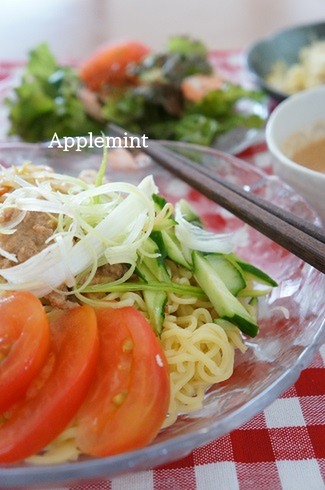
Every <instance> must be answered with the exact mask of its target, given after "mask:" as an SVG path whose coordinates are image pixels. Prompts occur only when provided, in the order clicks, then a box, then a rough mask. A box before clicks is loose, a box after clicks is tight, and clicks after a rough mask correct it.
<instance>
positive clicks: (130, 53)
mask: <svg viewBox="0 0 325 490" xmlns="http://www.w3.org/2000/svg"><path fill="white" fill-rule="evenodd" d="M148 53H149V49H148V47H147V46H145V45H144V44H142V43H139V42H137V41H124V42H119V43H110V44H108V45H106V46H104V47H101V48H100V49H98V50H97V51H95V52H94V53H93V54H92V55H91V56H90V57H89V58H88V59H87V60H85V62H84V63H83V65H82V67H81V69H80V78H81V80H82V81H83V82H84V84H85V85H86V86H87V87H88V88H89V89H90V90H93V91H95V92H97V91H100V90H101V88H102V87H103V86H105V85H108V86H112V87H124V86H128V85H134V84H135V83H136V81H137V77H136V76H134V75H132V74H129V73H128V67H129V65H130V64H131V63H140V62H141V61H142V60H143V58H144V57H145V56H146V55H147V54H148Z"/></svg>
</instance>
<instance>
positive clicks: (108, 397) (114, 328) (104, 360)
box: [77, 307, 170, 456]
mask: <svg viewBox="0 0 325 490" xmlns="http://www.w3.org/2000/svg"><path fill="white" fill-rule="evenodd" d="M96 314H97V324H98V331H99V339H100V353H99V363H98V368H97V373H96V377H95V380H94V382H93V383H92V386H91V388H90V391H89V393H88V396H87V398H86V400H85V402H84V403H83V404H82V406H81V408H80V410H79V412H78V415H77V446H78V447H79V449H81V451H83V452H84V453H87V454H89V455H93V456H108V455H112V454H117V453H122V452H125V451H129V450H132V449H136V448H139V447H142V446H145V445H146V444H148V443H149V442H150V441H151V440H152V439H153V438H154V437H155V436H156V434H157V433H158V431H159V429H160V427H161V425H162V423H163V421H164V419H165V417H166V413H167V410H168V406H169V397H170V383H169V371H168V366H167V361H166V359H165V355H164V352H163V349H162V347H161V345H160V343H159V341H158V339H157V338H156V336H155V335H154V333H153V331H152V328H151V326H150V325H149V323H148V322H147V320H146V319H145V317H144V316H143V315H142V313H141V312H139V311H138V310H136V309H135V308H133V307H124V308H116V309H114V308H105V309H100V310H99V311H97V313H96Z"/></svg>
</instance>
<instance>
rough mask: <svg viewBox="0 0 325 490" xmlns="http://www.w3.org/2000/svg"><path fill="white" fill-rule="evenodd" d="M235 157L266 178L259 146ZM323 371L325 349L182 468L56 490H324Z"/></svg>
mask: <svg viewBox="0 0 325 490" xmlns="http://www.w3.org/2000/svg"><path fill="white" fill-rule="evenodd" d="M212 61H213V63H214V65H215V66H216V67H217V68H218V70H219V72H220V74H222V75H224V76H227V77H228V78H231V79H232V80H234V81H236V82H247V73H245V71H244V68H243V66H244V65H243V57H242V54H241V53H240V52H237V51H232V52H218V53H213V54H212ZM13 68H15V64H14V63H12V64H11V63H6V64H3V65H1V64H0V81H1V79H3V80H5V79H6V77H8V76H10V74H11V71H12V70H13ZM0 89H1V83H0ZM1 137H2V135H1V136H0V138H1ZM240 156H241V158H243V159H245V160H247V161H250V162H252V163H254V164H256V165H257V166H259V167H260V168H262V169H263V170H264V171H266V172H267V173H270V172H271V158H270V155H269V154H268V153H267V151H266V148H265V145H264V144H260V145H257V146H255V147H254V148H250V149H249V150H246V151H245V152H243V154H242V155H240ZM324 364H325V346H323V347H322V348H321V349H320V351H319V352H318V353H317V354H316V356H315V358H314V359H313V362H312V364H311V365H310V366H309V367H308V368H307V369H305V370H303V371H302V373H301V375H300V377H299V379H298V380H297V382H296V383H295V384H294V385H293V386H292V387H291V388H290V389H288V390H287V391H286V392H285V393H283V394H282V395H281V396H280V397H279V398H278V399H277V400H276V401H274V402H273V403H272V404H271V405H270V406H269V407H267V408H266V409H265V410H264V411H262V412H260V413H259V414H258V415H256V416H255V417H254V418H253V419H251V420H250V421H249V422H248V423H246V424H245V425H243V426H242V427H240V428H238V429H237V430H234V431H233V432H231V433H230V434H227V435H225V436H224V437H221V438H220V439H218V440H215V441H213V442H211V443H209V444H207V445H205V446H203V447H200V448H197V449H195V450H194V451H193V452H192V453H190V454H189V455H188V456H186V457H184V458H183V459H181V460H178V461H175V462H171V463H169V464H166V465H163V466H160V467H156V468H152V469H151V470H148V471H142V472H138V473H132V474H128V475H125V476H121V477H118V478H114V479H112V480H100V481H96V482H89V483H87V484H85V485H74V486H71V487H55V490H67V489H68V490H324V489H325V366H324ZM0 488H1V482H0Z"/></svg>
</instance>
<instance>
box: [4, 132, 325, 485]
mask: <svg viewBox="0 0 325 490" xmlns="http://www.w3.org/2000/svg"><path fill="white" fill-rule="evenodd" d="M163 144H165V145H167V146H168V147H170V148H172V149H174V150H175V151H179V152H181V153H183V154H185V155H187V156H190V157H191V158H192V159H194V160H196V161H198V162H199V164H202V165H206V166H208V167H209V168H211V172H216V173H217V174H219V175H222V176H223V177H226V178H229V179H230V180H232V181H234V182H236V183H238V184H240V185H242V186H246V187H247V188H250V189H252V190H253V191H254V192H256V193H258V194H259V195H261V196H263V197H265V198H266V199H269V200H272V201H274V202H277V203H278V204H279V205H280V206H282V207H283V208H286V209H289V210H291V211H292V212H294V213H296V214H297V215H299V216H301V217H304V218H306V219H308V220H311V221H313V222H315V223H319V221H318V218H317V216H316V215H315V213H314V212H313V210H312V209H311V208H310V207H309V206H308V205H307V204H306V202H305V201H304V199H303V198H302V197H300V196H299V195H297V194H296V193H295V192H294V191H293V190H292V189H291V188H289V187H288V186H287V185H286V184H284V183H283V182H281V181H280V180H279V179H278V178H276V177H273V176H267V175H265V174H264V173H263V172H261V171H260V170H258V169H256V168H254V167H253V166H251V165H249V164H247V163H245V162H242V161H240V160H238V159H236V158H234V157H231V156H228V155H225V154H222V153H220V152H217V151H215V150H213V149H204V148H201V147H195V146H191V145H185V144H181V143H168V142H164V143H163ZM118 151H120V150H110V152H111V159H110V164H109V166H108V170H107V176H108V178H109V179H110V180H123V181H131V182H133V183H137V182H139V181H140V180H141V179H142V177H144V176H145V175H147V174H148V173H152V174H153V175H154V177H155V180H156V182H157V184H158V186H159V187H160V192H161V193H162V194H164V195H165V196H166V198H167V199H170V200H171V201H176V200H178V199H179V198H181V197H183V198H187V199H188V200H189V201H190V202H191V203H192V205H193V206H194V207H195V209H196V210H197V211H198V212H199V213H200V214H201V215H202V217H203V218H204V219H205V220H206V222H207V223H208V224H209V226H211V227H213V228H214V229H218V230H220V231H224V230H229V229H234V228H236V227H238V226H242V223H241V222H240V221H239V220H238V219H237V218H235V217H234V216H232V215H230V214H229V213H228V212H226V211H225V210H223V209H221V208H220V207H219V206H218V205H216V204H214V203H211V201H209V200H208V199H207V198H205V197H204V196H202V195H200V194H198V193H197V192H196V191H194V190H193V189H190V188H189V187H188V186H187V185H186V184H185V183H184V182H181V181H179V180H178V179H176V178H175V177H173V176H172V175H171V174H169V173H168V172H167V171H165V170H163V169H162V168H160V167H158V166H157V165H156V164H155V163H154V162H153V161H152V160H150V158H148V157H146V156H145V155H143V154H141V153H139V152H135V154H134V159H133V160H131V161H130V165H128V166H127V167H124V168H121V167H120V166H117V164H116V160H115V156H116V155H117V153H115V152H118ZM101 159H102V150H97V149H84V150H82V151H80V152H77V151H75V150H72V149H71V150H70V151H66V152H65V151H63V149H55V148H51V149H49V148H47V145H46V144H42V145H28V144H24V143H2V144H0V163H2V164H5V165H8V164H9V165H11V164H21V163H23V162H25V161H26V160H32V161H33V163H36V164H48V165H51V166H53V167H54V168H55V169H56V170H58V171H61V172H65V173H70V174H78V173H79V172H80V171H81V170H84V169H89V168H92V169H98V167H99V164H100V162H101ZM247 233H248V237H249V239H248V241H247V242H245V243H243V244H242V246H241V247H239V248H238V250H237V253H238V254H239V255H240V256H241V257H242V258H244V259H245V260H250V261H251V262H252V263H254V264H255V265H257V266H258V267H262V268H263V269H264V270H265V271H266V272H268V273H269V274H270V275H272V277H274V278H275V279H276V280H277V281H278V283H279V287H277V288H275V289H274V290H273V292H272V293H271V295H270V296H269V297H268V298H267V300H266V301H265V303H264V304H262V307H261V309H260V312H259V316H260V318H259V323H260V327H261V328H260V333H259V334H258V336H257V337H256V338H254V339H249V340H248V341H247V342H246V343H247V345H248V350H247V351H246V353H244V354H241V353H238V354H237V356H236V363H235V370H234V374H233V376H232V377H231V378H230V379H229V380H228V381H226V382H223V383H221V384H219V385H215V386H213V387H212V388H211V389H209V391H208V393H207V395H206V398H205V401H204V406H203V407H202V409H201V410H199V411H198V412H195V413H192V414H191V415H181V416H180V417H179V419H178V420H177V422H176V423H175V424H174V425H173V426H171V427H169V428H167V429H165V430H162V431H161V432H160V433H159V435H158V437H157V438H156V439H155V440H154V441H153V442H152V444H150V445H149V446H147V447H145V448H143V449H140V450H137V451H133V452H128V453H124V454H120V455H118V456H114V457H107V458H102V459H95V458H83V459H82V460H79V461H77V462H74V463H67V464H58V465H53V466H28V465H26V464H24V463H20V464H11V465H2V466H0V487H1V488H11V487H15V488H19V487H23V488H31V487H33V488H37V486H41V487H42V488H44V486H45V485H46V487H47V488H48V487H51V486H52V487H55V486H58V485H60V484H61V485H63V484H66V485H67V484H68V485H70V486H71V485H72V484H75V483H79V484H80V483H83V484H88V485H90V484H91V483H93V482H94V481H95V480H96V479H97V480H98V479H101V478H105V477H106V478H112V477H116V476H117V475H121V474H124V473H127V472H130V471H132V472H134V471H139V470H145V469H149V468H152V467H154V466H157V465H160V464H163V463H166V462H170V461H173V460H176V459H179V458H181V457H183V456H185V455H186V454H188V453H189V452H190V451H191V450H193V449H194V448H195V447H198V446H201V445H203V444H206V443H208V442H209V441H211V440H214V439H217V438H219V437H221V436H223V435H225V434H227V433H229V432H231V431H232V430H234V429H236V428H237V427H239V426H240V425H242V424H244V423H246V422H247V421H248V420H249V419H251V418H252V417H253V416H254V415H256V414H257V413H258V412H260V411H261V410H262V409H264V408H265V407H266V406H268V405H269V404H270V403H271V402H272V401H274V400H275V399H276V398H277V397H278V396H279V395H280V394H281V393H282V392H283V391H285V390H286V389H287V388H288V387H289V386H291V385H292V384H293V383H294V382H295V381H296V380H297V378H298V376H299V374H300V372H301V370H302V369H304V368H305V367H306V366H307V365H308V364H309V363H310V362H311V360H312V358H313V356H314V354H315V352H316V350H317V349H318V348H319V347H320V345H321V344H322V342H324V317H325V304H324V295H323V294H321V291H324V287H325V279H324V275H323V274H322V273H320V272H319V271H317V270H315V269H314V268H312V267H311V266H309V265H307V264H305V263H303V262H302V261H301V260H300V259H298V258H297V257H295V256H294V255H292V254H290V253H289V252H287V251H285V250H284V249H282V248H281V247H279V246H278V245H276V244H274V243H273V242H272V241H270V240H269V239H268V238H266V237H264V236H262V235H261V234H259V233H258V232H256V231H255V230H253V229H251V228H250V227H247ZM285 310H287V311H288V312H289V314H290V316H289V318H286V316H285V314H284V312H285Z"/></svg>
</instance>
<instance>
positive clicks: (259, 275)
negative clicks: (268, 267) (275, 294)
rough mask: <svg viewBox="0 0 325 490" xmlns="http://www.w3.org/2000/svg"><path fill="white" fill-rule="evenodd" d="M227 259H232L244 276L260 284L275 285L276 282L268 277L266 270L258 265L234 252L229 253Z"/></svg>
mask: <svg viewBox="0 0 325 490" xmlns="http://www.w3.org/2000/svg"><path fill="white" fill-rule="evenodd" d="M229 260H231V261H234V262H235V263H236V264H238V265H239V267H240V268H241V269H242V271H243V272H244V276H246V275H247V276H248V277H247V278H251V279H252V280H253V281H256V282H259V283H261V284H267V285H268V286H272V287H276V286H278V283H277V282H276V281H275V280H274V279H273V278H272V277H270V276H269V275H268V274H266V272H264V271H262V270H261V269H259V268H258V267H256V266H255V265H253V264H250V263H249V262H245V261H244V260H242V259H240V258H239V257H237V256H236V255H235V254H229Z"/></svg>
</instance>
